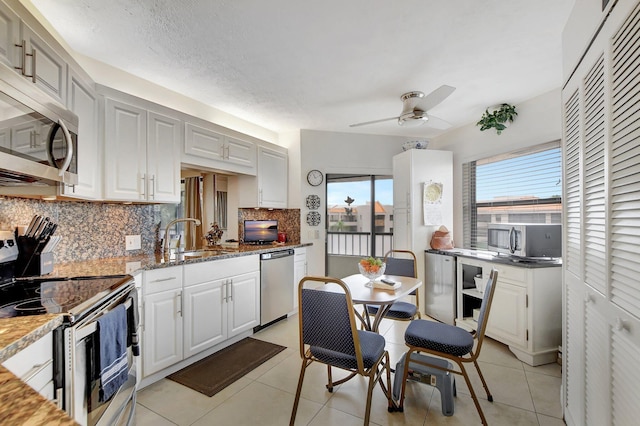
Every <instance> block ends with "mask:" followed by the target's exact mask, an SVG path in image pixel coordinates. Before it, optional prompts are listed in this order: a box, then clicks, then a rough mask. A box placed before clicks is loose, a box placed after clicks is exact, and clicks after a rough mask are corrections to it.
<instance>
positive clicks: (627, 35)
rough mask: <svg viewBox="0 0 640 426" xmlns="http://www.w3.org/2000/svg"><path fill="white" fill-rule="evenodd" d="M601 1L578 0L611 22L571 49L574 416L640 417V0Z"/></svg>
mask: <svg viewBox="0 0 640 426" xmlns="http://www.w3.org/2000/svg"><path fill="white" fill-rule="evenodd" d="M600 6H601V2H596V1H589V2H586V1H585V2H576V6H575V7H574V12H573V15H574V16H575V17H580V18H582V17H584V16H585V14H587V12H590V11H595V12H596V13H597V14H596V16H597V17H599V18H600V19H601V20H602V21H603V22H593V26H591V28H588V29H589V31H588V32H587V33H588V36H587V37H588V38H587V37H581V38H580V40H581V41H582V46H583V47H584V48H586V52H584V55H582V53H583V52H582V51H579V52H568V53H566V55H567V54H571V55H572V56H575V57H576V58H580V62H579V64H578V65H577V66H576V67H575V68H572V67H567V72H566V75H567V76H568V81H567V82H566V84H565V85H564V88H563V91H562V105H563V179H562V182H563V201H562V206H563V215H562V216H563V221H564V223H563V232H564V241H565V242H566V244H565V249H564V254H565V255H564V263H563V273H564V276H563V279H564V283H565V289H564V290H565V293H564V308H565V309H564V321H563V331H564V342H563V355H564V356H563V387H562V389H563V404H564V407H563V408H564V413H563V414H564V419H565V421H566V423H567V425H601V424H613V425H627V424H635V423H637V422H638V418H640V406H639V405H638V404H637V402H636V400H635V398H633V397H629V396H630V395H635V394H637V390H638V383H639V382H640V366H639V365H638V362H637V359H636V358H637V354H638V353H639V352H640V293H638V279H637V277H638V276H639V275H640V262H638V260H637V259H638V252H640V240H639V239H638V235H640V232H639V231H640V227H639V222H638V220H637V218H638V217H639V216H640V202H639V201H640V163H639V162H638V157H637V156H638V152H640V138H638V135H639V134H640V120H638V116H639V115H640V109H639V105H640V85H639V84H638V81H640V68H638V66H637V64H638V63H639V62H640V50H639V49H638V46H640V33H639V32H638V28H639V27H640V4H639V3H638V2H637V1H635V0H619V1H617V2H611V1H610V2H608V6H607V8H606V10H605V11H603V12H602V13H600V11H601V7H600ZM609 9H611V10H609ZM567 29H574V28H569V27H567ZM591 34H595V35H594V36H593V39H591ZM585 35H587V34H585ZM572 36H575V34H567V35H566V36H565V37H572ZM571 40H575V39H574V38H571ZM566 55H565V56H566Z"/></svg>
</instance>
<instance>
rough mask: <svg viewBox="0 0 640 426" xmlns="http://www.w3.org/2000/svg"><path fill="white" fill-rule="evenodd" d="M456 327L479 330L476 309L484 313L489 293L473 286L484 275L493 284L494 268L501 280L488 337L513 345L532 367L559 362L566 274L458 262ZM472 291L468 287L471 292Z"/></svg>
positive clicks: (553, 269) (556, 269)
mask: <svg viewBox="0 0 640 426" xmlns="http://www.w3.org/2000/svg"><path fill="white" fill-rule="evenodd" d="M457 263H458V267H457V268H458V272H457V282H458V298H457V312H458V317H457V318H456V324H457V325H461V326H463V327H465V328H471V329H474V330H475V329H476V328H477V322H476V321H475V320H473V310H474V309H479V308H480V304H481V303H482V297H483V295H484V293H480V292H479V291H478V290H476V289H475V288H474V287H473V286H475V284H474V277H475V276H476V275H478V274H481V275H482V276H483V279H485V280H487V279H488V278H489V274H490V273H491V269H493V268H495V269H497V270H498V281H497V284H496V290H495V293H494V295H493V302H492V304H491V310H490V312H489V322H488V323H487V330H486V335H487V336H489V337H491V338H492V339H495V340H497V341H499V342H502V343H504V344H506V345H508V346H509V350H511V352H513V353H514V355H515V356H516V357H517V358H518V359H519V360H521V361H523V362H525V363H527V364H529V365H533V366H536V365H541V364H548V363H551V362H555V361H556V360H557V352H558V347H559V345H560V344H561V341H562V328H561V324H562V322H561V320H562V269H561V268H560V267H542V268H527V267H515V266H505V265H504V264H501V263H494V262H488V261H481V260H476V259H470V258H465V257H458V262H457ZM465 287H466V288H465Z"/></svg>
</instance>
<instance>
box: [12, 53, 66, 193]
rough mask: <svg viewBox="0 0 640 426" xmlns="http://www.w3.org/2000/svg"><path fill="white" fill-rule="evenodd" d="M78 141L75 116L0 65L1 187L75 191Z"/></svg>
mask: <svg viewBox="0 0 640 426" xmlns="http://www.w3.org/2000/svg"><path fill="white" fill-rule="evenodd" d="M77 135H78V117H77V116H76V115H75V114H73V113H72V112H71V111H69V110H67V109H65V108H64V107H63V106H61V105H60V104H58V103H56V102H55V101H53V100H51V99H50V98H48V96H47V95H45V94H44V93H43V92H41V91H40V89H38V88H37V87H35V85H34V84H33V83H32V82H31V80H27V79H25V78H24V77H22V76H21V75H20V74H18V73H16V72H15V71H14V70H12V69H11V68H9V67H7V66H6V65H4V64H0V187H7V188H8V187H13V188H14V189H15V187H18V188H20V187H25V186H26V187H33V186H46V187H51V186H52V185H58V184H66V185H76V184H77V183H78V175H77V170H78V164H77V158H78V155H77V153H78V136H77ZM31 189H33V188H31ZM0 192H2V191H0ZM19 192H20V190H19V189H18V191H17V192H16V191H15V190H14V191H12V192H11V193H19Z"/></svg>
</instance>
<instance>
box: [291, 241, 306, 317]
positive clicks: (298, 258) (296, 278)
mask: <svg viewBox="0 0 640 426" xmlns="http://www.w3.org/2000/svg"><path fill="white" fill-rule="evenodd" d="M306 275H307V249H306V248H304V247H303V248H297V249H295V250H294V255H293V310H294V311H297V310H298V284H300V280H301V279H303V278H304V277H305V276H306Z"/></svg>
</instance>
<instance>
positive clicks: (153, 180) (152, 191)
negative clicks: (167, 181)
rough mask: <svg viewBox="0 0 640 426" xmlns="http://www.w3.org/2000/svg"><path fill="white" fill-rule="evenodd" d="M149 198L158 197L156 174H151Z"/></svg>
mask: <svg viewBox="0 0 640 426" xmlns="http://www.w3.org/2000/svg"><path fill="white" fill-rule="evenodd" d="M149 187H150V189H149V190H148V192H149V199H150V200H153V199H155V197H156V175H151V177H150V178H149Z"/></svg>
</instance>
